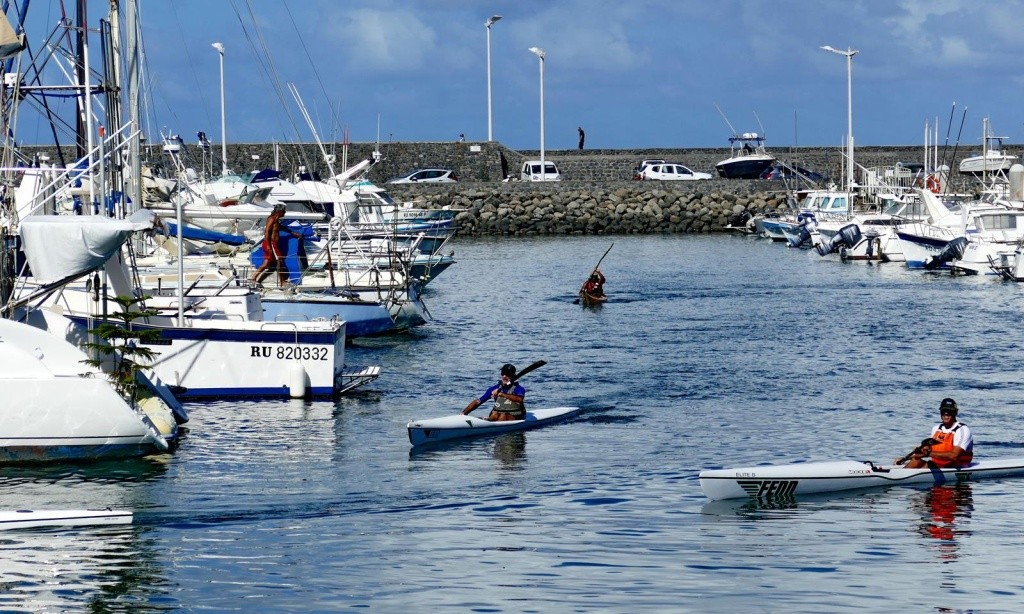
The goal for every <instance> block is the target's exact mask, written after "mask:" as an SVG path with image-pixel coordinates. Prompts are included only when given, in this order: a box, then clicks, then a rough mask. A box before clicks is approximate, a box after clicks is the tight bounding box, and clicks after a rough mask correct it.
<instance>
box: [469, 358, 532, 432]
mask: <svg viewBox="0 0 1024 614" xmlns="http://www.w3.org/2000/svg"><path fill="white" fill-rule="evenodd" d="M525 398H526V389H525V388H523V387H522V386H521V385H520V384H519V382H517V381H516V368H515V367H514V366H513V365H510V364H505V365H502V367H501V379H500V380H499V381H498V383H497V384H495V385H493V386H491V387H490V388H488V389H487V392H485V393H483V394H482V395H480V398H479V399H473V400H472V401H470V402H469V405H467V406H466V409H464V410H462V415H464V416H467V415H469V414H470V412H472V411H473V410H474V409H476V408H477V407H480V405H481V404H483V403H486V402H487V401H489V400H492V399H493V400H494V408H493V409H491V413H490V415H489V416H487V419H488V420H491V421H494V422H505V421H508V420H522V419H523V418H525V417H526V406H525V405H524V404H523V400H524V399H525Z"/></svg>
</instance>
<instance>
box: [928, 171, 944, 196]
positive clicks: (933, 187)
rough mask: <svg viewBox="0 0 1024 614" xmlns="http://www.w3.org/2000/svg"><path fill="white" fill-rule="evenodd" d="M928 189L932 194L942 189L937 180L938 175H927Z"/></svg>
mask: <svg viewBox="0 0 1024 614" xmlns="http://www.w3.org/2000/svg"><path fill="white" fill-rule="evenodd" d="M928 189H929V190H930V191H931V192H932V193H933V194H938V193H939V192H941V191H942V184H941V182H939V176H938V175H928Z"/></svg>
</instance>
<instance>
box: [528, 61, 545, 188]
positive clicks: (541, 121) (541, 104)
mask: <svg viewBox="0 0 1024 614" xmlns="http://www.w3.org/2000/svg"><path fill="white" fill-rule="evenodd" d="M530 53H532V54H533V55H535V56H537V57H538V58H540V173H541V174H540V176H541V177H542V178H543V177H546V176H547V172H546V171H547V168H546V167H545V166H544V50H543V49H541V48H540V47H530Z"/></svg>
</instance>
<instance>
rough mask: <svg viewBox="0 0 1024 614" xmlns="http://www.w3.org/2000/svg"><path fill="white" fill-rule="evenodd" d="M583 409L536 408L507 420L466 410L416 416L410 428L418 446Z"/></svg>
mask: <svg viewBox="0 0 1024 614" xmlns="http://www.w3.org/2000/svg"><path fill="white" fill-rule="evenodd" d="M579 411H580V408H579V407H549V408H546V409H534V410H530V411H527V412H526V418H524V419H523V420H506V421H504V422H492V421H490V420H486V419H484V418H478V417H476V416H465V415H463V414H456V415H454V416H445V417H443V418H431V419H428V420H414V421H413V422H410V423H409V424H408V426H407V428H408V430H409V443H411V444H412V445H414V446H420V445H423V444H427V443H433V442H437V441H447V440H449V439H463V438H467V437H480V436H483V435H498V434H501V433H511V432H514V431H525V430H529V429H535V428H538V427H541V426H547V425H549V424H551V423H553V422H558V421H559V420H564V419H566V418H570V417H572V416H574V415H576V414H577V413H579Z"/></svg>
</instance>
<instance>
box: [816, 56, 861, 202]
mask: <svg viewBox="0 0 1024 614" xmlns="http://www.w3.org/2000/svg"><path fill="white" fill-rule="evenodd" d="M822 49H824V50H825V51H828V52H829V53H836V54H839V55H845V56H846V158H847V162H846V190H847V191H850V190H852V189H853V56H855V55H857V53H858V51H857V50H856V49H850V48H849V47H847V48H846V51H843V50H842V49H836V48H835V47H832V46H830V45H824V46H823V47H822Z"/></svg>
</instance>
